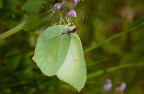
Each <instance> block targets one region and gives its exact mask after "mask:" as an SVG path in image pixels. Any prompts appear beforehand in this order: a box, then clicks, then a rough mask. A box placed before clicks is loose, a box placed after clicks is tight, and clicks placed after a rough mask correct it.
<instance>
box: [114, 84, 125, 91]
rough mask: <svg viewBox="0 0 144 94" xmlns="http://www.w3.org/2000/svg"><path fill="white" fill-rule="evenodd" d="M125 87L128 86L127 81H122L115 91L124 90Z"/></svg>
mask: <svg viewBox="0 0 144 94" xmlns="http://www.w3.org/2000/svg"><path fill="white" fill-rule="evenodd" d="M125 88H126V83H125V82H122V83H120V84H119V85H118V86H117V87H116V88H115V91H116V92H119V91H124V90H125Z"/></svg>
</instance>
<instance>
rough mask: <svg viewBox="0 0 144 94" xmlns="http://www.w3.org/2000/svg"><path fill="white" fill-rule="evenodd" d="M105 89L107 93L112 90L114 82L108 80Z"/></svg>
mask: <svg viewBox="0 0 144 94" xmlns="http://www.w3.org/2000/svg"><path fill="white" fill-rule="evenodd" d="M103 88H104V90H105V91H109V90H111V88H112V81H111V79H106V82H105V84H104V86H103Z"/></svg>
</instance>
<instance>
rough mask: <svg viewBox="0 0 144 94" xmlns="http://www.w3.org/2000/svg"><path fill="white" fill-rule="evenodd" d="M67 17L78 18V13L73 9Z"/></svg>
mask: <svg viewBox="0 0 144 94" xmlns="http://www.w3.org/2000/svg"><path fill="white" fill-rule="evenodd" d="M67 16H68V17H69V18H71V17H76V11H75V10H72V9H71V10H70V11H69V12H68V13H67Z"/></svg>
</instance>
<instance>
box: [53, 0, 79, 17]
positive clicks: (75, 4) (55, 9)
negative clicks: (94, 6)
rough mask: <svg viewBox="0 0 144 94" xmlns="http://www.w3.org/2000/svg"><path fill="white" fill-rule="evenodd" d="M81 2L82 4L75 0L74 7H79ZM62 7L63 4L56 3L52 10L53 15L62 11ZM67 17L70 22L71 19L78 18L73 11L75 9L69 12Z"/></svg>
mask: <svg viewBox="0 0 144 94" xmlns="http://www.w3.org/2000/svg"><path fill="white" fill-rule="evenodd" d="M79 2H80V0H73V6H74V7H75V6H77V4H78V3H79ZM61 7H62V3H55V4H54V6H53V8H52V9H51V11H52V12H53V13H55V12H56V11H57V10H58V9H61ZM66 15H67V17H68V20H70V19H71V17H76V16H77V14H76V11H75V10H73V9H70V10H69V11H68V12H67V14H66Z"/></svg>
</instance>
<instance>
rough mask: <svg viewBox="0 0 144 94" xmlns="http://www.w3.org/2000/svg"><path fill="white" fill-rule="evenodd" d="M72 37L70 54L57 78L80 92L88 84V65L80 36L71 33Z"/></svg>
mask: <svg viewBox="0 0 144 94" xmlns="http://www.w3.org/2000/svg"><path fill="white" fill-rule="evenodd" d="M70 37H71V42H70V46H69V49H68V53H67V56H66V58H65V61H64V63H63V65H62V66H61V68H60V69H59V71H58V72H57V76H58V78H59V79H61V80H63V81H64V82H66V83H68V84H70V85H72V86H73V87H75V88H76V89H77V90H78V91H80V90H81V89H82V88H83V87H84V84H85V82H86V64H85V60H84V55H83V50H82V45H81V41H80V39H79V37H78V35H77V34H75V33H71V34H70Z"/></svg>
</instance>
